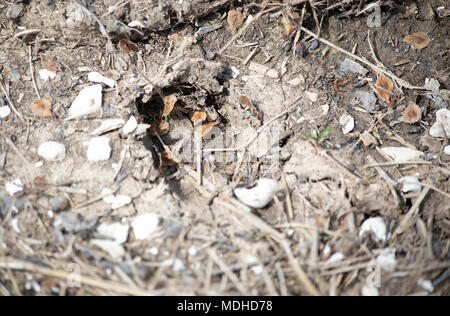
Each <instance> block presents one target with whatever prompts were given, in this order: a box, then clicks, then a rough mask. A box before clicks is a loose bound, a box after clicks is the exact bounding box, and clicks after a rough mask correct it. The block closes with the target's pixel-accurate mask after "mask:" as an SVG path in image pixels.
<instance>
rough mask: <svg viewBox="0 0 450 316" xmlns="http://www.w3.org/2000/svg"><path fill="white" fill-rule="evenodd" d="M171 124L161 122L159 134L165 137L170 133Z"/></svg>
mask: <svg viewBox="0 0 450 316" xmlns="http://www.w3.org/2000/svg"><path fill="white" fill-rule="evenodd" d="M169 127H170V125H169V123H168V122H165V121H161V122H159V124H158V134H160V135H164V134H167V133H168V132H169Z"/></svg>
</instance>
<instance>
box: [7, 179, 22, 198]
mask: <svg viewBox="0 0 450 316" xmlns="http://www.w3.org/2000/svg"><path fill="white" fill-rule="evenodd" d="M5 187H6V191H7V192H8V194H9V195H11V196H14V195H15V194H16V193H19V192H22V191H23V182H22V180H20V179H19V178H17V179H14V180H13V181H10V182H7V183H6V184H5Z"/></svg>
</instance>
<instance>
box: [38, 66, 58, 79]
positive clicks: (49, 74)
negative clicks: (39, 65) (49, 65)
mask: <svg viewBox="0 0 450 316" xmlns="http://www.w3.org/2000/svg"><path fill="white" fill-rule="evenodd" d="M39 77H41V79H42V81H45V82H49V81H50V80H54V79H55V78H56V72H55V71H50V70H47V69H41V70H39Z"/></svg>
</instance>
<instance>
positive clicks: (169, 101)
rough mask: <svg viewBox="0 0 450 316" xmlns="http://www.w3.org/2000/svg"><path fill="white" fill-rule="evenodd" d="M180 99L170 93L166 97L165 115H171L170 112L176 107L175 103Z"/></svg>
mask: <svg viewBox="0 0 450 316" xmlns="http://www.w3.org/2000/svg"><path fill="white" fill-rule="evenodd" d="M177 101H178V99H177V97H176V96H174V95H169V96H168V97H165V98H164V110H163V114H162V115H163V116H169V114H170V113H172V111H173V108H174V107H175V103H177Z"/></svg>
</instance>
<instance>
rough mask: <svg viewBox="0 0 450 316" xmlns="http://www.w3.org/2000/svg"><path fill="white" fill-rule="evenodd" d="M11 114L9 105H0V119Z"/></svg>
mask: <svg viewBox="0 0 450 316" xmlns="http://www.w3.org/2000/svg"><path fill="white" fill-rule="evenodd" d="M10 114H11V109H10V108H9V106H6V105H5V106H0V119H4V118H7V117H8V116H9V115H10Z"/></svg>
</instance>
